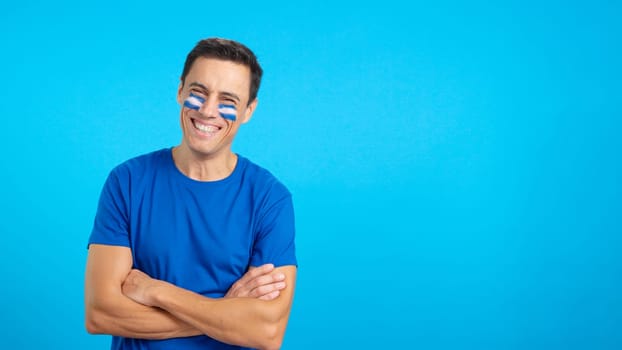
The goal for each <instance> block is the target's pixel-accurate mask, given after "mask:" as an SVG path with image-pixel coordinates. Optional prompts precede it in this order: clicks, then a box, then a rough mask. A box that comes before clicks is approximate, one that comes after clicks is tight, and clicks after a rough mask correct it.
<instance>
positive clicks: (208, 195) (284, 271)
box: [85, 39, 297, 349]
mask: <svg viewBox="0 0 622 350" xmlns="http://www.w3.org/2000/svg"><path fill="white" fill-rule="evenodd" d="M261 75H262V70H261V67H260V66H259V64H258V62H257V60H256V58H255V55H254V54H253V53H252V52H251V51H250V50H249V49H248V48H247V47H245V46H243V45H242V44H240V43H237V42H234V41H230V40H224V39H207V40H202V41H200V42H199V43H198V44H197V45H196V46H195V47H194V49H193V50H192V51H191V52H190V53H189V54H188V57H187V58H186V62H185V65H184V69H183V73H182V76H181V82H180V85H179V89H178V91H177V102H178V103H179V104H180V106H181V112H180V121H181V128H182V133H183V138H182V141H181V144H180V145H178V146H176V147H173V148H171V149H163V150H160V151H156V152H153V153H149V154H146V155H142V156H139V157H137V158H134V159H131V160H129V161H127V162H125V163H123V164H121V165H119V166H117V167H116V168H115V169H113V170H112V172H111V173H110V175H109V177H108V179H107V180H106V184H105V185H104V188H103V190H102V194H101V198H100V201H99V206H98V209H97V214H96V217H95V223H94V226H93V231H92V233H91V237H90V239H89V252H88V262H87V268H86V281H85V308H86V328H87V330H88V331H89V333H93V334H111V335H113V340H112V348H113V349H235V348H239V347H251V348H259V349H278V348H279V347H280V345H281V342H282V339H283V335H284V332H285V327H286V324H287V320H288V317H289V311H290V309H291V304H292V299H293V292H294V283H295V278H296V266H297V262H296V257H295V252H294V216H293V207H292V201H291V195H290V193H289V192H288V191H287V189H286V188H285V187H284V186H283V185H282V184H281V183H280V182H279V181H278V180H276V178H275V177H274V176H272V175H271V174H270V173H269V172H268V171H266V170H264V169H262V168H260V167H259V166H257V165H255V164H253V163H252V162H250V161H249V160H247V159H246V158H244V157H242V156H239V155H237V154H235V153H233V152H232V151H231V143H232V141H233V139H234V137H235V135H236V133H237V131H238V128H239V127H240V125H241V124H244V123H246V122H248V121H249V120H250V118H251V116H252V114H253V112H254V111H255V108H256V107H257V90H258V89H259V84H260V81H261Z"/></svg>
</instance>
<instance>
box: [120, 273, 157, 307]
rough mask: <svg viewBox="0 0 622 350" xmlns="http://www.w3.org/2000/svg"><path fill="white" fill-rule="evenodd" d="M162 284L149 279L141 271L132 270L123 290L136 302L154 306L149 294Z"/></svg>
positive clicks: (126, 278) (122, 286)
mask: <svg viewBox="0 0 622 350" xmlns="http://www.w3.org/2000/svg"><path fill="white" fill-rule="evenodd" d="M161 282H162V281H159V280H156V279H153V278H151V277H149V276H148V275H147V274H146V273H144V272H142V271H140V270H136V269H132V271H130V273H129V274H128V275H127V277H125V280H124V281H123V284H122V285H121V290H122V291H123V294H124V295H125V296H126V297H128V298H130V299H132V300H134V301H135V302H137V303H141V304H143V305H147V306H153V303H152V301H151V295H150V294H149V292H150V291H152V290H153V287H156V286H157V285H158V283H161Z"/></svg>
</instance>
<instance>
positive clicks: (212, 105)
mask: <svg viewBox="0 0 622 350" xmlns="http://www.w3.org/2000/svg"><path fill="white" fill-rule="evenodd" d="M249 87H250V69H249V68H248V67H247V66H245V65H242V64H239V63H234V62H231V61H224V60H219V59H214V58H203V57H199V58H197V59H196V61H194V63H193V64H192V67H191V69H190V71H189V72H188V75H186V79H185V83H184V84H183V86H182V85H180V86H179V90H178V92H177V102H178V103H179V104H180V105H181V106H182V109H181V117H180V119H181V129H182V132H183V141H182V146H184V147H188V148H189V149H190V150H191V151H192V152H193V153H195V155H197V156H200V157H214V156H217V155H220V154H222V153H223V152H225V153H226V152H227V151H229V150H230V149H231V143H232V142H233V138H234V137H235V134H236V133H237V131H238V128H239V127H240V125H241V124H244V123H246V122H247V121H248V120H249V119H250V117H251V115H252V114H253V111H254V110H255V106H256V105H257V101H256V100H255V101H253V102H252V103H251V104H250V105H249V104H248V98H249ZM191 94H192V97H191V98H190V99H188V98H189V97H190V95H191ZM186 101H188V102H192V103H186V105H184V102H186ZM197 101H199V103H197ZM189 107H190V108H189ZM223 108H224V109H223ZM223 110H226V111H227V113H229V114H230V113H234V114H235V118H224V117H223V116H227V115H228V114H221V113H222V112H223ZM231 119H235V120H231Z"/></svg>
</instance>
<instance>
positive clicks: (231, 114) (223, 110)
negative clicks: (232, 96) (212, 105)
mask: <svg viewBox="0 0 622 350" xmlns="http://www.w3.org/2000/svg"><path fill="white" fill-rule="evenodd" d="M218 113H220V116H221V117H223V118H225V119H229V120H231V121H235V120H236V110H235V106H234V105H226V104H219V105H218Z"/></svg>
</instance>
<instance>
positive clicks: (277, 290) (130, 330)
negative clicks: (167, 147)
mask: <svg viewBox="0 0 622 350" xmlns="http://www.w3.org/2000/svg"><path fill="white" fill-rule="evenodd" d="M249 86H250V70H249V68H248V67H246V66H244V65H241V64H237V63H233V62H229V61H223V60H218V59H206V58H198V59H197V60H196V61H195V62H194V64H193V66H192V68H191V69H190V71H189V72H188V75H187V76H186V79H185V82H184V83H181V84H180V86H179V89H178V91H177V101H178V103H179V104H180V106H182V108H181V112H180V125H181V129H182V133H183V137H182V141H181V144H180V145H179V146H177V147H175V148H174V149H173V160H174V162H175V165H176V166H177V168H178V169H179V170H180V171H181V172H182V173H184V174H185V175H186V176H188V177H190V178H192V179H194V180H198V181H216V180H221V179H223V178H226V177H227V176H229V175H230V174H231V172H232V171H233V169H234V168H235V165H236V163H237V156H236V155H235V154H234V153H233V152H231V144H232V142H233V139H234V137H235V135H236V134H237V131H238V129H239V127H240V125H242V124H244V123H246V122H248V121H249V120H250V118H251V116H252V114H253V112H254V110H255V108H256V106H257V99H255V100H253V101H249V100H248V95H249ZM190 92H192V93H194V94H198V95H200V96H201V97H202V98H204V99H205V102H204V103H203V105H202V106H201V108H200V109H199V110H193V109H189V108H184V107H183V101H184V100H185V99H186V98H187V97H188V96H189V94H190ZM221 103H225V104H233V105H235V108H236V113H237V115H236V117H237V118H236V121H231V120H228V119H224V118H222V117H221V116H220V114H219V112H218V104H221ZM196 123H200V124H202V125H203V126H206V127H208V128H209V129H210V130H211V131H214V132H204V131H201V130H199V129H198V128H197V127H196ZM132 262H133V259H132V252H131V250H130V249H129V248H127V247H119V246H108V245H98V244H92V245H91V246H90V247H89V253H88V259H87V268H86V277H85V310H86V328H87V330H88V331H89V332H90V333H94V334H111V335H118V336H123V337H131V338H143V339H167V338H174V337H187V336H193V335H199V334H206V335H208V336H210V337H212V338H215V339H218V340H220V341H222V342H225V343H229V344H235V345H241V346H248V347H255V348H259V349H278V348H280V345H281V342H282V340H283V335H284V333H285V328H286V325H287V320H288V317H289V312H290V309H291V304H292V299H293V294H294V286H295V279H296V267H295V266H282V267H278V268H275V267H274V266H272V265H270V264H267V265H262V266H259V267H256V268H255V267H249V270H248V272H247V273H246V274H245V275H244V276H242V277H241V278H240V279H239V280H238V281H237V282H235V283H234V284H233V285H232V286H231V287H230V289H229V290H228V292H227V293H226V295H225V297H224V298H219V299H214V298H207V297H204V296H202V295H199V294H196V293H194V292H192V291H189V290H185V289H182V288H179V287H177V286H175V285H172V284H170V283H168V282H165V281H161V280H157V279H153V278H151V277H149V276H147V275H146V274H145V273H143V272H142V271H139V270H136V269H132Z"/></svg>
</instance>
